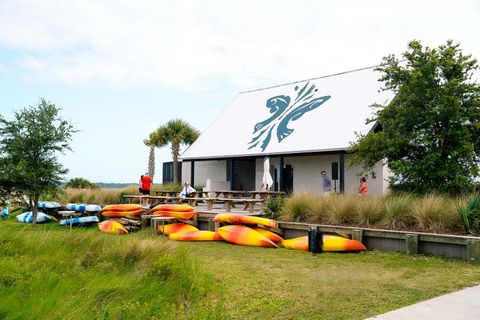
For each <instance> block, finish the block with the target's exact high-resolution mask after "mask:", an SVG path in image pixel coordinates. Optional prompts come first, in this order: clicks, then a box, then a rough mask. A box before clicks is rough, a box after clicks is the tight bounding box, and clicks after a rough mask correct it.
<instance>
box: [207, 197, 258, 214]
mask: <svg viewBox="0 0 480 320" xmlns="http://www.w3.org/2000/svg"><path fill="white" fill-rule="evenodd" d="M216 199H217V200H219V201H223V202H225V210H226V211H227V212H231V211H232V208H233V207H234V204H235V203H243V204H244V207H243V210H245V211H248V212H250V213H253V212H254V210H255V209H254V208H255V203H257V202H258V203H263V202H264V201H265V200H264V199H250V198H241V199H238V198H216Z"/></svg>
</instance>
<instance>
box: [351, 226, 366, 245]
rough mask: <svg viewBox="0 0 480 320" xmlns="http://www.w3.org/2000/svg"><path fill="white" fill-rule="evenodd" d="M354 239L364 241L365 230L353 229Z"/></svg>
mask: <svg viewBox="0 0 480 320" xmlns="http://www.w3.org/2000/svg"><path fill="white" fill-rule="evenodd" d="M352 240H357V241H359V242H362V243H363V230H361V229H357V230H352Z"/></svg>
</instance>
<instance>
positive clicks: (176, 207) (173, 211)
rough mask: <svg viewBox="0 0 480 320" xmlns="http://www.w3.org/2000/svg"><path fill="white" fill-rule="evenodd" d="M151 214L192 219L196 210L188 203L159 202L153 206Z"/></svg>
mask: <svg viewBox="0 0 480 320" xmlns="http://www.w3.org/2000/svg"><path fill="white" fill-rule="evenodd" d="M150 211H151V214H152V215H155V216H159V217H174V218H177V219H185V220H188V219H192V218H193V217H194V216H196V215H197V212H196V211H195V210H194V208H193V207H192V206H189V205H188V204H159V205H158V206H155V207H153V208H152V209H151V210H150Z"/></svg>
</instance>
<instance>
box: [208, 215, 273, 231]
mask: <svg viewBox="0 0 480 320" xmlns="http://www.w3.org/2000/svg"><path fill="white" fill-rule="evenodd" d="M213 221H215V222H227V223H231V224H259V225H264V226H267V227H270V228H276V227H277V222H276V221H275V220H272V219H266V218H260V217H253V216H244V215H241V214H234V213H219V214H217V215H216V216H215V218H213Z"/></svg>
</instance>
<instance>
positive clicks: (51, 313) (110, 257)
mask: <svg viewBox="0 0 480 320" xmlns="http://www.w3.org/2000/svg"><path fill="white" fill-rule="evenodd" d="M11 226H15V228H10V227H11ZM42 227H43V226H42ZM19 231H21V232H19ZM0 234H1V239H0V269H1V270H2V272H1V273H0V296H1V297H2V299H0V318H2V319H3V318H5V319H67V318H68V319H193V318H199V319H200V318H202V319H207V318H210V319H214V318H216V315H217V314H218V318H221V310H220V309H219V304H218V303H219V302H218V301H219V296H218V294H217V292H216V291H217V287H216V284H215V282H214V279H213V277H212V276H209V275H208V274H207V273H205V272H204V270H203V269H201V268H200V267H199V265H198V263H197V262H196V261H195V260H193V259H192V258H190V257H188V256H187V254H186V253H185V252H184V251H182V250H179V249H177V248H176V246H174V245H171V244H170V245H166V244H163V242H162V241H161V240H160V239H159V238H150V237H142V238H140V237H135V236H131V235H126V236H121V237H119V236H111V235H106V234H99V233H97V232H89V231H88V230H87V231H84V232H75V233H65V232H59V231H58V230H49V229H48V226H45V229H43V230H42V229H41V228H39V229H37V230H35V231H34V230H32V229H31V228H28V227H25V228H24V229H23V230H18V226H17V225H13V224H12V225H10V226H9V225H8V224H2V225H0Z"/></svg>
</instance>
